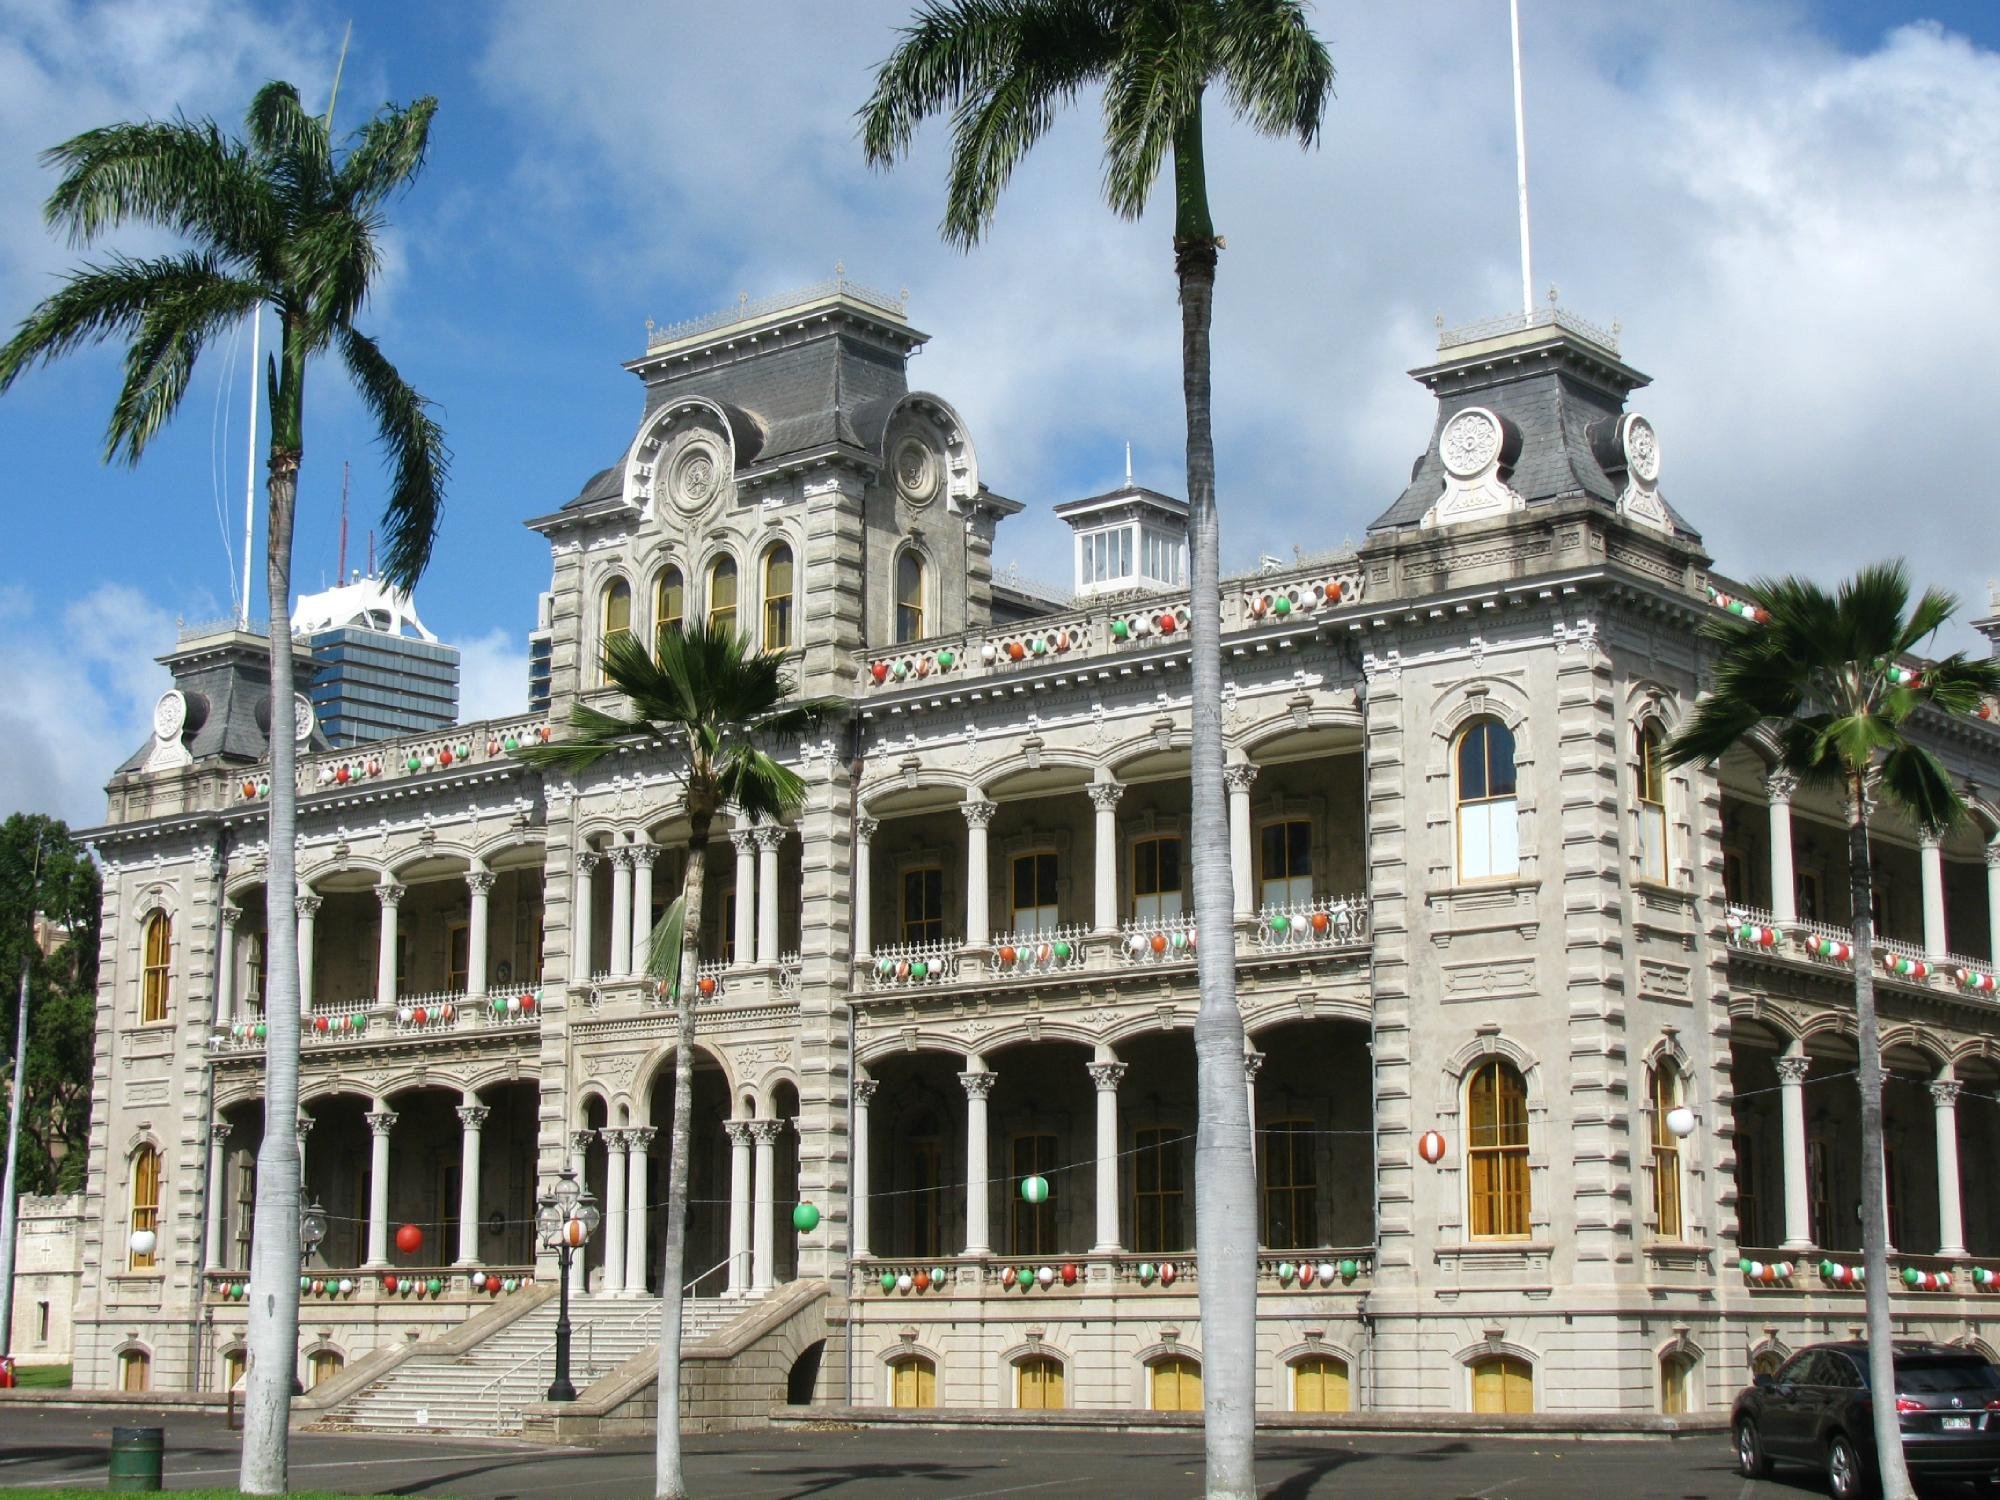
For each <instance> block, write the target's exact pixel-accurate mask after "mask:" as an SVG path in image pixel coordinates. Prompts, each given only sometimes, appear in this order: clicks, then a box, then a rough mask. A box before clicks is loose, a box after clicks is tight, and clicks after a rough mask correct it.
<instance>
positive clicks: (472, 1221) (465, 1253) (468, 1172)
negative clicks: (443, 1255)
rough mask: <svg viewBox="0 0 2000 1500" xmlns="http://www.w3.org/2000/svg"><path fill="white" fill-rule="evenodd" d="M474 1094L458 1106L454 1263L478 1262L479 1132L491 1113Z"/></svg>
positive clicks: (474, 1263) (476, 1263)
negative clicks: (456, 1245)
mask: <svg viewBox="0 0 2000 1500" xmlns="http://www.w3.org/2000/svg"><path fill="white" fill-rule="evenodd" d="M492 1113H493V1111H492V1109H491V1107H490V1106H488V1105H484V1104H481V1103H480V1102H479V1096H478V1095H477V1094H473V1093H468V1094H466V1096H465V1103H463V1104H461V1105H459V1107H458V1123H459V1125H460V1126H461V1127H462V1128H461V1130H460V1132H459V1138H458V1263H459V1264H460V1265H461V1266H476V1265H478V1264H479V1132H480V1129H481V1127H482V1126H484V1125H485V1124H486V1117H487V1116H488V1115H490V1114H492Z"/></svg>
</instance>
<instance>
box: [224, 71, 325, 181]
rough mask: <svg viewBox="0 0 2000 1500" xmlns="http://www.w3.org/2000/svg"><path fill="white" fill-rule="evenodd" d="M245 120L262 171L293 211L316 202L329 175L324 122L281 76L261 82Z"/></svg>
mask: <svg viewBox="0 0 2000 1500" xmlns="http://www.w3.org/2000/svg"><path fill="white" fill-rule="evenodd" d="M244 124H245V126H246V127H247V130H248V133H249V137H250V145H251V148H252V149H253V150H254V151H255V152H256V153H257V155H258V156H259V157H260V158H261V162H260V166H261V168H262V171H263V173H264V175H265V176H266V177H268V178H269V179H270V180H271V181H272V182H273V183H274V184H276V185H277V186H278V187H279V189H280V193H279V196H280V197H281V199H283V200H284V201H285V202H286V203H287V205H288V206H289V207H290V208H291V209H292V210H293V211H294V213H297V212H299V211H301V210H303V209H305V208H306V207H307V206H309V205H311V204H314V203H317V202H319V201H321V199H322V197H323V195H324V193H325V190H326V185H327V182H328V180H329V179H330V178H331V176H332V167H333V160H332V147H331V143H330V142H329V140H328V138H327V128H326V121H325V120H323V119H322V118H320V116H318V115H315V114H310V113H308V112H307V110H306V107H305V106H304V105H303V104H301V103H300V102H299V91H298V90H297V89H296V88H294V87H293V86H292V85H291V84H289V83H285V82H283V81H282V80H274V81H272V82H270V83H267V84H265V85H264V86H263V87H262V88H261V89H259V90H257V94H256V97H255V98H253V99H252V100H251V101H250V110H249V113H248V114H247V115H246V116H245V117H244Z"/></svg>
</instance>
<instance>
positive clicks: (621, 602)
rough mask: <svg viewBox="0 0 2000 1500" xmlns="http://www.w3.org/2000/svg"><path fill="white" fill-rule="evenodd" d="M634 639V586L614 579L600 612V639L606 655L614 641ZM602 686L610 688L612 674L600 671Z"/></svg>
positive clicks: (605, 588)
mask: <svg viewBox="0 0 2000 1500" xmlns="http://www.w3.org/2000/svg"><path fill="white" fill-rule="evenodd" d="M631 638H632V585H631V584H629V583H627V582H626V581H625V580H624V579H622V578H614V579H612V580H611V582H609V583H607V584H606V585H604V602H603V605H602V607H601V608H600V610H599V612H598V639H599V642H600V644H601V646H602V648H603V651H604V653H605V654H606V655H609V654H610V651H611V644H612V642H614V641H620V640H630V639H631ZM599 670H600V672H601V674H602V675H600V677H599V678H598V684H599V685H600V686H608V685H609V684H610V682H611V674H610V673H609V672H605V671H603V669H602V668H600V669H599Z"/></svg>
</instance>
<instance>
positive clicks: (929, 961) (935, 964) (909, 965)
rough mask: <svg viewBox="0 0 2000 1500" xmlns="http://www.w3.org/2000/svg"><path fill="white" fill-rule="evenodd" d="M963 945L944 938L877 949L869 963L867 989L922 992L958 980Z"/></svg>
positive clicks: (955, 939) (957, 941)
mask: <svg viewBox="0 0 2000 1500" xmlns="http://www.w3.org/2000/svg"><path fill="white" fill-rule="evenodd" d="M959 948H960V942H959V940H958V939H957V938H941V939H938V940H937V941H935V942H929V943H896V944H893V945H891V946H889V947H885V948H877V949H876V950H875V956H874V959H873V961H872V962H871V963H870V965H869V967H868V970H867V973H868V987H869V988H870V989H874V990H911V989H923V988H924V987H926V986H928V985H942V984H945V983H947V982H949V981H951V980H954V979H957V978H958V965H959Z"/></svg>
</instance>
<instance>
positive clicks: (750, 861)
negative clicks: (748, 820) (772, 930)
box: [729, 828, 757, 969]
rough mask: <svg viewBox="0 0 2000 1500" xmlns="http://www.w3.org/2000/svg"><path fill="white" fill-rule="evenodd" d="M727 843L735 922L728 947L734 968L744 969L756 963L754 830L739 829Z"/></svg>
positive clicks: (755, 840)
mask: <svg viewBox="0 0 2000 1500" xmlns="http://www.w3.org/2000/svg"><path fill="white" fill-rule="evenodd" d="M729 842H730V843H732V844H734V845H735V846H736V920H735V923H734V924H733V927H732V936H731V938H730V946H731V947H733V948H734V949H735V950H736V958H735V964H736V967H737V968H739V969H744V968H748V967H749V966H750V965H751V964H754V963H755V962H756V961H757V834H756V831H755V830H754V829H750V828H738V829H737V830H735V831H734V832H733V833H731V834H730V835H729Z"/></svg>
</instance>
